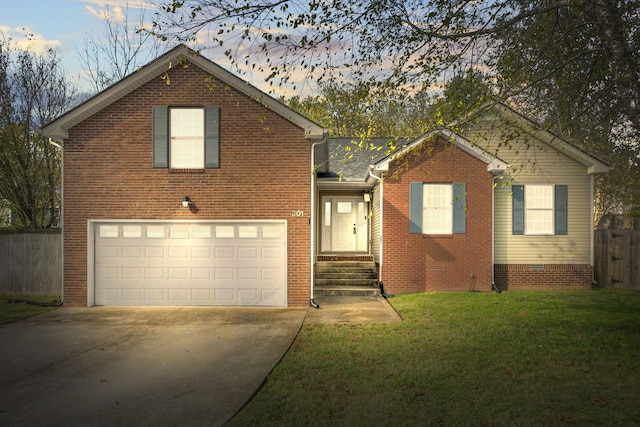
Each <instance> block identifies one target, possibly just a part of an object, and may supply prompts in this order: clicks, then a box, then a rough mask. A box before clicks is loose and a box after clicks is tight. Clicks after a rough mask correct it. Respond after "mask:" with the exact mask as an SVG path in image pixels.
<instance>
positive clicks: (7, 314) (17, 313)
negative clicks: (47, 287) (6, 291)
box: [0, 295, 60, 325]
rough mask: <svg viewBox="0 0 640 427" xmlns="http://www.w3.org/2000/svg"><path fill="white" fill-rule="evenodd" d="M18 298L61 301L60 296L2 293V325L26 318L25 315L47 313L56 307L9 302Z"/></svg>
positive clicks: (0, 299) (36, 300) (0, 298)
mask: <svg viewBox="0 0 640 427" xmlns="http://www.w3.org/2000/svg"><path fill="white" fill-rule="evenodd" d="M16 299H18V300H29V301H35V302H46V303H51V302H54V301H60V298H59V297H48V296H33V295H30V296H10V295H0V325H4V324H6V323H11V322H15V321H16V320H20V319H24V318H25V317H30V316H35V315H36V314H42V313H46V312H47V311H51V310H54V309H55V307H39V306H37V305H33V304H23V303H10V302H8V301H9V300H16Z"/></svg>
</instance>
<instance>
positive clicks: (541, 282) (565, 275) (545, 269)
mask: <svg viewBox="0 0 640 427" xmlns="http://www.w3.org/2000/svg"><path fill="white" fill-rule="evenodd" d="M494 271H495V282H496V285H497V286H498V288H500V289H501V290H569V289H591V288H592V284H591V282H592V278H591V266H590V265H573V264H566V265H564V264H546V265H545V264H542V265H533V266H532V265H530V264H497V265H495V266H494Z"/></svg>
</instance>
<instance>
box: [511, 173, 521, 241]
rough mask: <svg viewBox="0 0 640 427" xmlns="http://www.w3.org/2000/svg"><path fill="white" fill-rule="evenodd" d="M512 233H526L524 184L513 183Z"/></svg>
mask: <svg viewBox="0 0 640 427" xmlns="http://www.w3.org/2000/svg"><path fill="white" fill-rule="evenodd" d="M511 193H512V194H513V196H512V208H513V209H512V210H513V212H512V215H513V217H512V233H513V234H524V185H512V186H511Z"/></svg>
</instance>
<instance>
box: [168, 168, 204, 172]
mask: <svg viewBox="0 0 640 427" xmlns="http://www.w3.org/2000/svg"><path fill="white" fill-rule="evenodd" d="M204 171H205V169H172V168H169V173H204Z"/></svg>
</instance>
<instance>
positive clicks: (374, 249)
mask: <svg viewBox="0 0 640 427" xmlns="http://www.w3.org/2000/svg"><path fill="white" fill-rule="evenodd" d="M382 185H383V184H382V183H381V182H379V183H378V184H377V185H376V186H375V187H374V188H373V194H372V196H371V221H370V224H371V255H373V260H374V261H375V262H376V263H380V232H381V229H380V213H381V206H382V203H381V200H380V188H381V187H382Z"/></svg>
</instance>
